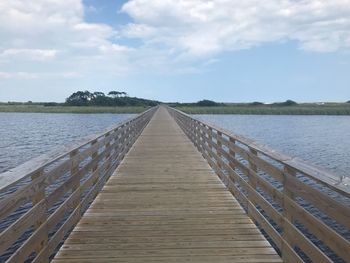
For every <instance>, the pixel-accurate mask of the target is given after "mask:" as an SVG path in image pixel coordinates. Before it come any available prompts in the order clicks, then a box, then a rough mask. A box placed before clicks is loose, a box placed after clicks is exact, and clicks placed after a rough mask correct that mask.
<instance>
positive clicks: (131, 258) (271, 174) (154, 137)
mask: <svg viewBox="0 0 350 263" xmlns="http://www.w3.org/2000/svg"><path fill="white" fill-rule="evenodd" d="M349 188H350V186H349V184H347V181H346V180H345V179H344V178H341V177H337V176H335V175H332V174H330V173H329V172H326V171H324V170H322V169H320V168H319V167H316V166H313V165H311V164H308V163H305V162H303V161H301V160H299V159H297V158H295V157H289V156H286V155H283V154H280V153H278V152H277V151H275V150H273V149H270V148H269V147H267V146H265V145H261V144H257V143H255V142H254V141H252V140H250V139H247V138H244V137H242V136H238V135H235V134H232V133H230V132H227V131H225V130H224V129H221V128H219V127H215V126H214V125H211V124H208V123H205V122H202V121H199V120H197V119H195V118H193V117H191V116H189V115H187V114H185V113H183V112H181V111H178V110H176V109H173V108H169V107H165V106H160V107H154V108H150V109H148V110H147V111H145V112H143V113H141V114H139V115H137V116H136V117H134V118H132V119H129V120H127V121H125V122H123V123H121V124H118V125H116V126H114V127H111V128H110V129H107V130H106V131H104V132H102V133H100V134H97V135H92V136H89V137H87V138H83V139H82V140H80V141H78V142H76V143H74V144H72V145H70V146H64V147H62V148H60V149H57V150H55V151H54V152H51V153H48V154H45V155H43V156H39V157H37V158H35V159H33V160H31V161H29V162H27V163H25V164H23V165H20V166H18V167H16V168H14V169H11V170H10V171H7V172H5V173H3V174H0V262H8V263H12V262H15V263H17V262H49V261H53V262H55V263H63V262H68V263H69V262H91V263H92V262H93V263H98V262H125V263H126V262H133V263H139V262H170V263H171V262H217V263H219V262H232V263H233V262H242V263H243V262H246V263H248V262H256V263H258V262H287V263H301V262H305V261H306V262H317V263H318V262H350V242H349V239H350V234H349V233H350V230H349V229H350V220H349V219H350V190H349Z"/></svg>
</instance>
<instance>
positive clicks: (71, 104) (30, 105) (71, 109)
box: [0, 91, 350, 115]
mask: <svg viewBox="0 0 350 263" xmlns="http://www.w3.org/2000/svg"><path fill="white" fill-rule="evenodd" d="M159 103H160V102H158V101H153V100H146V99H141V98H134V97H128V95H127V94H126V93H125V92H118V91H111V92H109V93H108V95H107V96H106V95H105V94H104V93H102V92H93V93H90V92H88V91H78V92H75V93H73V94H72V95H71V96H69V97H68V98H67V100H66V102H65V103H56V102H46V103H35V102H31V101H28V102H26V103H21V102H8V103H0V112H47V113H139V112H142V111H144V110H146V109H147V108H149V107H152V106H155V105H158V104H159ZM168 105H169V106H171V107H175V108H177V109H179V110H182V111H184V112H186V113H189V114H256V115H350V101H347V102H345V103H300V104H298V103H296V102H295V101H292V100H287V101H285V102H276V103H271V104H264V103H262V102H258V101H255V102H252V103H218V102H215V101H211V100H201V101H198V102H196V103H168Z"/></svg>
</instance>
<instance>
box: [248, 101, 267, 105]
mask: <svg viewBox="0 0 350 263" xmlns="http://www.w3.org/2000/svg"><path fill="white" fill-rule="evenodd" d="M250 105H252V106H261V105H264V103H262V102H259V101H254V102H252V103H250Z"/></svg>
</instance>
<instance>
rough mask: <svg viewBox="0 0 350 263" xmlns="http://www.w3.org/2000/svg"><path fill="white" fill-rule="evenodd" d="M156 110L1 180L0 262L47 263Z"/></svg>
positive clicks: (5, 175)
mask: <svg viewBox="0 0 350 263" xmlns="http://www.w3.org/2000/svg"><path fill="white" fill-rule="evenodd" d="M155 109H156V108H151V109H149V110H147V111H145V112H143V113H141V114H140V115H138V116H137V117H135V118H132V119H130V120H127V121H125V122H123V123H121V124H119V125H117V126H115V127H113V128H110V129H108V130H107V131H106V132H103V133H101V134H98V135H93V136H89V137H88V138H85V139H83V140H82V141H80V142H77V143H75V144H74V145H71V146H69V147H63V148H62V149H59V150H56V151H54V152H52V153H50V154H47V155H43V156H40V157H38V158H35V159H33V160H31V161H29V162H27V163H25V164H23V165H20V166H18V167H17V168H14V169H12V170H10V171H8V172H5V173H3V174H0V231H1V232H0V261H1V262H4V261H6V262H24V261H26V260H28V259H30V260H31V261H33V262H48V261H49V260H50V259H51V258H52V255H53V254H54V253H55V252H56V251H57V248H58V247H59V246H60V245H61V244H62V242H63V241H64V239H65V237H66V236H67V235H68V234H69V232H70V231H71V230H72V229H73V227H74V226H75V225H76V223H77V222H78V221H79V219H80V218H81V216H82V214H83V213H84V212H85V210H86V209H87V208H88V206H89V205H90V203H91V202H92V200H93V199H94V198H95V196H96V195H97V193H98V192H99V191H100V189H101V188H102V186H103V185H104V183H105V182H106V180H107V179H108V178H109V176H110V175H111V174H112V173H113V171H114V170H115V168H116V167H117V166H118V164H119V163H120V162H121V160H122V159H123V157H124V156H125V154H126V153H127V152H128V150H129V149H130V147H131V146H132V145H133V143H134V142H135V140H136V139H137V137H138V136H139V135H140V133H141V132H142V130H143V129H144V127H145V126H146V125H147V123H148V122H149V120H150V119H151V117H152V115H153V114H154V112H155Z"/></svg>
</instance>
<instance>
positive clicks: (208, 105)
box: [197, 100, 219, 107]
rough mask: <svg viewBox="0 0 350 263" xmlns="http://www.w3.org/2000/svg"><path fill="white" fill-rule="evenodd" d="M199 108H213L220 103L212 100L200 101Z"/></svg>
mask: <svg viewBox="0 0 350 263" xmlns="http://www.w3.org/2000/svg"><path fill="white" fill-rule="evenodd" d="M197 105H198V106H206V107H211V106H218V105H219V103H217V102H215V101H212V100H200V101H198V102H197Z"/></svg>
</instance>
